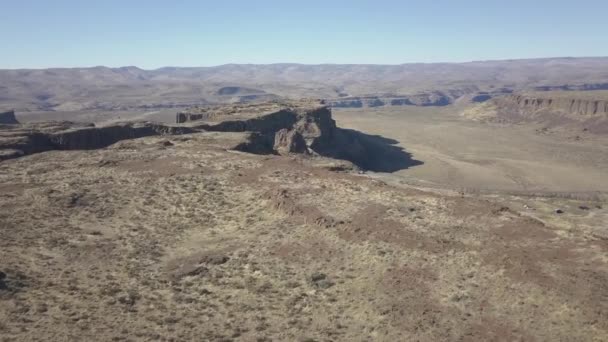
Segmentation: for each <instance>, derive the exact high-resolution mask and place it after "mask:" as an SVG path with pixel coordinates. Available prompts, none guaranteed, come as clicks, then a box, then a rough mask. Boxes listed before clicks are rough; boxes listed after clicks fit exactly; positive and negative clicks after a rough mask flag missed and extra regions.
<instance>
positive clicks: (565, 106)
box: [506, 95, 608, 115]
mask: <svg viewBox="0 0 608 342" xmlns="http://www.w3.org/2000/svg"><path fill="white" fill-rule="evenodd" d="M506 101H514V102H515V103H517V105H518V106H519V107H521V108H524V109H532V110H538V109H549V110H558V111H562V112H567V113H573V114H581V115H596V114H608V100H594V99H585V98H576V97H572V98H569V97H555V98H551V97H536V96H526V95H517V96H515V95H514V96H511V97H508V98H506Z"/></svg>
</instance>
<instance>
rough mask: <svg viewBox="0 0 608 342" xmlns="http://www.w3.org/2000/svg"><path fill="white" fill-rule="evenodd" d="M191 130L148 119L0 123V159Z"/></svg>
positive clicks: (104, 145)
mask: <svg viewBox="0 0 608 342" xmlns="http://www.w3.org/2000/svg"><path fill="white" fill-rule="evenodd" d="M192 132H193V130H192V129H190V128H187V127H172V126H166V125H162V124H157V123H151V122H135V123H129V122H126V123H116V124H112V125H108V126H101V127H96V126H95V125H93V124H79V123H74V122H69V121H57V122H44V123H35V124H23V125H3V126H1V125H0V161H2V160H5V159H11V158H17V157H21V156H24V155H28V154H33V153H40V152H45V151H51V150H92V149H99V148H104V147H107V146H109V145H112V144H114V143H116V142H118V141H121V140H126V139H136V138H142V137H147V136H153V135H175V134H186V133H192Z"/></svg>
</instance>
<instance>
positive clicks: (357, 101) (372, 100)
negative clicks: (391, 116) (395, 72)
mask: <svg viewBox="0 0 608 342" xmlns="http://www.w3.org/2000/svg"><path fill="white" fill-rule="evenodd" d="M453 101H454V98H453V97H452V96H451V95H449V94H444V93H442V92H431V93H420V94H413V95H400V96H397V95H386V96H357V97H341V98H339V99H330V100H328V102H329V104H330V105H331V106H332V107H334V108H364V107H370V108H372V107H384V106H422V107H427V106H447V105H449V104H451V103H453Z"/></svg>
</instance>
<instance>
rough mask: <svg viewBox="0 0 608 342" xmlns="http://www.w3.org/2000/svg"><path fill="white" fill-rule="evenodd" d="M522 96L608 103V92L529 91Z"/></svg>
mask: <svg viewBox="0 0 608 342" xmlns="http://www.w3.org/2000/svg"><path fill="white" fill-rule="evenodd" d="M520 95H522V96H525V97H530V98H553V99H568V100H586V101H608V90H586V91H575V90H573V91H527V92H522V93H521V94H520Z"/></svg>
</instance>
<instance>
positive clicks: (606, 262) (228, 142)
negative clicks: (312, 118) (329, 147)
mask: <svg viewBox="0 0 608 342" xmlns="http://www.w3.org/2000/svg"><path fill="white" fill-rule="evenodd" d="M449 110H450V109H449V108H447V109H446V110H445V111H437V109H436V108H435V109H433V110H431V109H420V108H416V109H415V110H413V111H411V112H399V111H386V110H383V111H381V112H373V113H367V114H364V113H363V112H361V111H351V110H349V111H335V112H334V117H335V118H336V119H337V121H338V124H339V125H340V126H345V127H351V128H358V129H360V130H362V131H365V132H366V133H375V134H381V135H383V136H385V137H388V138H393V139H397V140H399V141H398V143H400V144H401V145H402V146H403V147H404V148H405V149H406V150H407V151H409V152H412V153H413V154H414V156H413V157H414V158H415V159H417V160H420V161H422V162H424V164H422V165H418V166H414V167H411V168H409V169H405V170H402V171H399V172H398V173H397V174H391V175H388V174H374V173H368V174H357V173H353V172H343V171H335V170H343V168H341V167H337V166H339V164H337V162H335V161H332V160H329V159H316V158H306V157H302V156H287V157H281V156H274V155H267V156H262V155H252V154H247V153H242V152H235V151H231V148H232V147H234V146H236V145H237V144H238V143H239V142H241V141H242V140H243V137H244V136H243V135H242V134H240V133H238V134H237V133H199V134H192V135H184V136H174V137H149V138H142V139H135V140H127V141H122V142H119V143H117V144H114V145H112V146H110V147H108V148H106V149H101V150H94V151H51V152H45V153H39V154H34V155H30V156H26V157H23V158H19V159H13V160H8V161H5V162H2V163H0V227H1V229H0V271H1V272H2V273H0V341H13V340H15V341H87V340H100V341H145V340H153V341H186V340H198V341H200V340H203V341H207V340H208V341H270V340H273V341H294V340H295V341H337V340H338V341H370V340H375V341H514V340H518V341H519V340H521V341H605V340H606V339H607V336H608V254H607V253H608V230H607V228H608V224H607V222H608V201H607V200H606V197H605V194H604V193H603V192H601V191H607V190H608V184H606V183H607V180H606V176H605V172H602V171H603V170H606V167H607V166H608V162H607V159H606V158H607V155H608V154H607V153H606V152H608V151H606V144H605V143H604V142H603V140H601V137H592V136H589V137H583V139H582V140H578V141H571V140H568V133H567V132H566V133H563V132H556V133H549V134H548V135H538V134H536V133H535V130H534V128H532V127H513V126H511V127H500V126H481V124H478V123H471V122H467V121H464V120H462V119H460V118H458V117H457V116H456V115H452V113H451V112H448V111H449ZM167 117H168V116H167ZM167 141H169V142H167ZM331 170H334V171H331ZM463 188H467V191H462V189H463ZM473 188H475V189H477V190H480V189H486V190H488V191H486V192H483V191H473V190H474V189H473ZM459 190H460V191H459ZM596 190H601V191H600V192H597V191H596ZM574 191H577V193H574ZM592 191H595V192H592ZM536 192H538V194H535V193H536ZM556 209H560V210H561V213H559V214H558V213H556V212H555V210H556Z"/></svg>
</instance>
